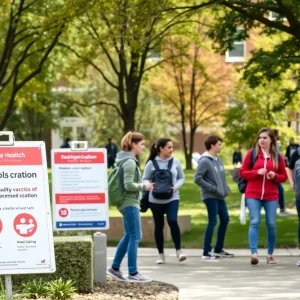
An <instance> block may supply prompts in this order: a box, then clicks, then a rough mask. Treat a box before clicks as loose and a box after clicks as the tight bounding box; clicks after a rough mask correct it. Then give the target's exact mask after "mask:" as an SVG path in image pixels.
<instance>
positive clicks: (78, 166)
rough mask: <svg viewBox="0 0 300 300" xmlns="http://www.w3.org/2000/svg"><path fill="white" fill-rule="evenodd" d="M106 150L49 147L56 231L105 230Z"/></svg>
mask: <svg viewBox="0 0 300 300" xmlns="http://www.w3.org/2000/svg"><path fill="white" fill-rule="evenodd" d="M106 164H107V162H106V149H99V148H95V149H89V150H86V151H78V150H71V149H53V150H52V194H53V197H52V199H53V200H52V206H53V226H54V229H55V230H84V229H95V230H97V229H108V228H109V217H108V196H107V166H106Z"/></svg>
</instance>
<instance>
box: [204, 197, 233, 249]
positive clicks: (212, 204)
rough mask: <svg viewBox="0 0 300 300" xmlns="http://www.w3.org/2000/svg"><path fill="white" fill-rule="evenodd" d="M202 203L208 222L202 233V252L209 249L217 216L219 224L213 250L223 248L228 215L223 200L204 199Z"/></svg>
mask: <svg viewBox="0 0 300 300" xmlns="http://www.w3.org/2000/svg"><path fill="white" fill-rule="evenodd" d="M204 203H205V205H206V208H207V213H208V224H207V227H206V230H205V235H204V245H203V252H204V253H207V252H209V251H211V240H212V236H213V233H214V229H215V226H216V225H217V222H218V220H217V216H219V218H220V225H219V228H218V235H217V242H216V245H215V250H216V251H220V250H222V249H223V248H224V239H225V234H226V230H227V225H228V223H229V215H228V210H227V205H226V202H225V200H219V199H215V198H207V199H204Z"/></svg>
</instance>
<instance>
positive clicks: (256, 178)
mask: <svg viewBox="0 0 300 300" xmlns="http://www.w3.org/2000/svg"><path fill="white" fill-rule="evenodd" d="M252 151H253V150H249V151H248V153H247V155H246V157H245V159H244V162H243V164H242V167H241V169H240V177H241V178H242V179H244V180H247V187H246V191H245V198H246V205H247V207H248V210H249V213H250V227H249V233H248V238H249V244H250V249H251V260H250V262H251V264H252V265H256V264H258V262H259V261H258V251H257V248H258V236H259V227H260V221H261V208H262V207H263V208H264V210H265V214H266V226H267V238H268V255H267V263H268V264H276V261H275V259H274V257H273V252H274V248H275V244H276V210H277V207H278V199H279V191H278V183H283V182H285V181H286V180H287V174H286V170H285V162H284V158H283V156H282V155H281V154H279V153H278V151H277V149H276V138H275V135H274V131H273V130H272V129H270V128H262V129H260V130H259V132H258V134H257V137H256V144H255V153H256V159H255V162H254V164H253V167H252V168H251V155H252Z"/></svg>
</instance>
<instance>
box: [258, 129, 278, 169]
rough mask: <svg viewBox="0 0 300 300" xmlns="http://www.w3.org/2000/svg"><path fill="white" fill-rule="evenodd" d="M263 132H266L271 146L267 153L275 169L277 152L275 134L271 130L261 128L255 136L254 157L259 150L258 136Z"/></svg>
mask: <svg viewBox="0 0 300 300" xmlns="http://www.w3.org/2000/svg"><path fill="white" fill-rule="evenodd" d="M263 132H266V133H267V134H268V136H269V137H270V139H271V145H270V149H269V151H270V155H271V157H272V160H273V164H274V166H275V168H276V169H277V168H278V159H277V155H278V151H277V147H276V138H275V134H274V131H273V130H272V129H271V128H261V129H260V130H259V131H258V133H257V136H256V144H255V150H256V157H257V155H258V151H259V150H260V146H259V144H258V139H259V135H260V134H261V133H263Z"/></svg>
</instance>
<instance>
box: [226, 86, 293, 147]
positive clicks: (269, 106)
mask: <svg viewBox="0 0 300 300" xmlns="http://www.w3.org/2000/svg"><path fill="white" fill-rule="evenodd" d="M282 83H283V84H288V83H287V82H286V81H281V82H278V81H273V82H270V83H268V84H265V85H264V86H262V85H261V86H258V87H256V88H255V89H251V88H250V87H248V86H247V85H246V84H244V83H239V84H238V85H237V87H236V93H235V95H234V98H232V99H231V100H230V102H229V108H228V110H227V111H226V112H225V113H224V117H225V121H224V123H223V127H224V128H225V140H226V142H227V143H228V144H233V145H245V146H246V148H251V147H252V146H253V143H254V141H255V137H256V134H257V132H258V130H259V129H260V128H262V127H270V128H274V129H275V128H277V129H279V130H280V132H281V136H282V137H284V136H285V135H287V136H288V137H291V134H292V130H291V129H290V128H288V127H287V126H286V124H285V121H286V119H287V117H286V112H285V111H282V110H281V111H278V110H277V109H276V107H277V106H278V105H279V104H280V101H281V98H282V95H283V94H284V90H283V89H282V85H281V84H282ZM285 143H286V141H285Z"/></svg>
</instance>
